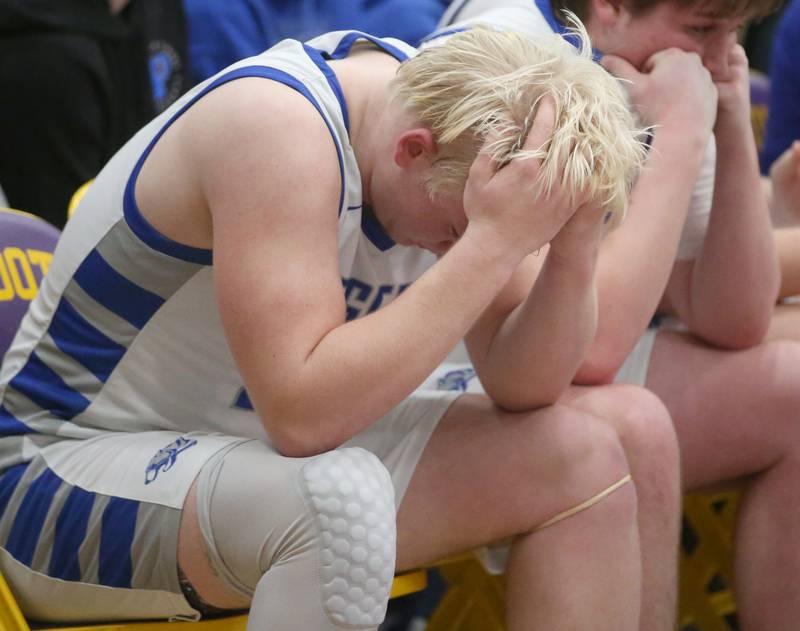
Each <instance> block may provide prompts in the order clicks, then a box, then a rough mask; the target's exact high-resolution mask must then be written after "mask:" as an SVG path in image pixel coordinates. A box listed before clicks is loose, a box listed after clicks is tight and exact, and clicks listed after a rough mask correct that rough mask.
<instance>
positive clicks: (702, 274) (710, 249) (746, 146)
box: [687, 120, 779, 347]
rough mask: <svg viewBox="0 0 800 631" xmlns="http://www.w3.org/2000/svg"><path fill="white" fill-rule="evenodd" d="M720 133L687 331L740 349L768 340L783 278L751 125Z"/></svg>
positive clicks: (731, 124)
mask: <svg viewBox="0 0 800 631" xmlns="http://www.w3.org/2000/svg"><path fill="white" fill-rule="evenodd" d="M745 124H746V125H747V126H745ZM719 127H720V125H719V124H718V130H717V132H718V133H717V171H716V178H715V185H714V202H713V206H712V212H711V218H710V221H709V226H708V233H707V235H706V238H705V241H704V244H703V249H702V250H701V252H700V255H699V257H698V259H697V261H696V262H695V265H694V270H693V274H692V282H691V294H690V308H689V313H690V315H689V317H688V318H687V320H688V321H687V324H688V325H689V327H690V329H691V330H692V331H693V332H695V333H696V334H697V335H700V336H701V337H704V338H705V339H707V340H709V341H711V342H713V343H715V344H719V345H722V346H733V347H742V346H750V345H752V344H756V343H758V342H759V341H760V340H761V339H762V337H763V335H764V334H765V333H766V330H767V327H768V325H769V320H770V318H771V316H772V311H773V306H774V303H775V299H776V296H777V292H778V285H779V271H778V267H777V258H776V255H775V247H774V237H773V234H772V232H773V231H772V222H771V220H770V216H769V209H768V207H767V201H766V199H765V197H764V195H763V191H762V188H761V183H760V176H759V172H758V161H757V156H756V149H755V143H754V141H753V138H752V132H751V131H750V128H749V122H746V123H745V122H742V121H738V120H731V121H729V122H727V123H726V126H725V127H723V128H721V129H719Z"/></svg>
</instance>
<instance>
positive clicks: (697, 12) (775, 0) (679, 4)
mask: <svg viewBox="0 0 800 631" xmlns="http://www.w3.org/2000/svg"><path fill="white" fill-rule="evenodd" d="M660 4H661V5H662V6H664V5H666V7H668V8H669V9H672V12H673V13H675V14H677V15H679V16H680V17H684V18H692V19H699V20H705V21H707V22H720V23H723V22H724V23H729V24H736V23H742V22H745V21H747V20H749V19H753V18H760V17H764V16H765V15H768V14H770V13H772V12H773V11H775V10H777V9H778V8H779V7H780V6H781V4H783V0H663V2H662V3H660Z"/></svg>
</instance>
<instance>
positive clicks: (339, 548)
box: [198, 441, 396, 628]
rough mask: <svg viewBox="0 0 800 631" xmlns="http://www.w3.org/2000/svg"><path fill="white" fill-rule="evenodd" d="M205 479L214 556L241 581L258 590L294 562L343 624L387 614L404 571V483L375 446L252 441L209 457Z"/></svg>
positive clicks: (202, 510) (368, 623) (218, 567)
mask: <svg viewBox="0 0 800 631" xmlns="http://www.w3.org/2000/svg"><path fill="white" fill-rule="evenodd" d="M223 465H224V466H223ZM200 482H203V484H202V485H201V484H199V485H198V513H199V514H198V517H199V519H200V524H201V530H202V531H203V537H204V539H205V542H206V550H207V554H208V556H209V559H210V560H211V563H212V566H213V569H214V571H215V572H216V574H217V575H218V576H219V577H220V578H222V579H223V580H224V581H225V582H226V584H227V585H228V586H229V587H230V588H231V589H233V590H235V591H237V592H238V593H240V594H241V595H242V596H245V597H251V596H252V594H253V592H254V590H255V588H256V585H257V584H258V583H259V581H260V580H261V578H262V576H264V575H265V574H267V573H269V572H270V571H271V570H272V568H277V567H287V566H293V567H294V568H295V569H296V571H295V574H297V575H302V576H305V577H307V584H306V585H305V587H304V591H305V596H306V597H309V598H314V597H316V598H320V599H321V605H322V609H323V610H324V612H325V614H326V615H327V617H328V619H329V620H330V621H331V622H333V623H334V624H335V625H346V626H348V627H353V628H364V627H374V626H377V625H378V624H379V623H380V622H381V621H382V620H383V617H384V614H385V611H386V604H387V601H388V595H389V590H390V588H391V583H392V579H393V576H394V563H395V548H396V528H395V504H394V487H393V485H392V481H391V477H390V476H389V472H388V471H387V470H386V468H385V467H384V466H383V464H382V463H381V462H380V460H379V459H378V458H377V457H375V456H374V455H373V454H372V453H370V452H368V451H366V450H364V449H361V448H355V447H353V448H342V449H337V450H334V451H331V452H327V453H324V454H321V455H319V456H315V457H313V458H304V459H300V458H284V457H282V456H279V455H278V454H275V453H274V452H271V451H269V450H268V448H266V447H265V446H263V445H261V444H260V443H258V442H257V441H252V442H250V443H245V444H243V445H241V446H238V447H236V448H235V449H234V450H232V451H231V452H230V453H229V454H227V455H226V456H224V457H221V458H220V459H219V460H218V461H217V462H216V463H214V464H212V465H207V469H204V471H203V473H201V478H200ZM201 487H203V488H205V487H208V488H209V489H211V490H210V491H208V492H205V491H204V492H200V489H201ZM314 583H316V584H314ZM315 594H316V596H315Z"/></svg>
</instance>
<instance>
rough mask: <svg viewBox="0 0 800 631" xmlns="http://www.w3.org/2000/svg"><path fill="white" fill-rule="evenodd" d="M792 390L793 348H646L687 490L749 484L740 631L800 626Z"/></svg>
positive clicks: (740, 546) (663, 343)
mask: <svg viewBox="0 0 800 631" xmlns="http://www.w3.org/2000/svg"><path fill="white" fill-rule="evenodd" d="M798 383H800V344H796V343H791V342H780V343H771V344H766V345H763V346H759V347H755V348H752V349H748V350H744V351H736V352H733V351H721V350H716V349H713V348H710V347H708V346H706V345H704V344H702V343H700V342H698V341H696V340H693V339H692V338H691V337H689V336H687V335H683V334H678V333H674V332H661V333H660V334H659V336H658V339H657V340H656V345H655V347H654V349H653V356H652V361H651V365H650V370H649V374H648V380H647V386H648V387H649V388H651V389H652V390H653V392H655V393H656V394H657V395H658V396H659V397H660V398H661V399H662V400H663V401H664V403H665V404H666V406H667V408H668V409H669V411H670V413H671V414H672V417H673V421H674V423H675V427H676V431H677V434H678V441H679V444H680V448H681V462H682V472H683V477H684V481H685V485H686V487H687V488H688V489H697V488H702V487H704V486H707V485H711V484H715V483H718V482H721V481H726V480H734V479H742V480H746V481H747V488H746V492H745V497H744V501H743V503H742V507H741V513H740V517H739V523H738V528H737V553H736V565H735V571H736V581H737V592H738V594H737V599H738V602H739V605H740V619H741V622H742V628H743V629H745V630H751V629H767V628H768V629H775V630H781V629H794V628H796V626H797V620H798V619H799V618H800V580H798V579H799V578H800V549H799V548H798V547H797V545H796V539H797V532H800V485H798V484H797V480H798V479H800V388H798ZM767 542H768V543H767Z"/></svg>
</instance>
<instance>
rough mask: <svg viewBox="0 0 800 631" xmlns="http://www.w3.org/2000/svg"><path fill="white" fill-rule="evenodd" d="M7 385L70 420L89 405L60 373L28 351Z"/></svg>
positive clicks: (42, 406)
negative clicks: (26, 360) (22, 364)
mask: <svg viewBox="0 0 800 631" xmlns="http://www.w3.org/2000/svg"><path fill="white" fill-rule="evenodd" d="M9 385H10V386H11V387H12V388H14V389H15V390H18V391H19V392H21V393H22V394H24V395H25V396H26V397H28V398H29V399H30V400H31V401H33V402H34V403H36V405H38V406H39V407H41V408H44V409H46V410H49V411H50V412H52V413H53V414H54V415H55V416H58V417H59V418H62V419H71V418H72V417H74V416H77V415H78V414H80V413H81V412H83V411H84V410H85V409H86V408H87V407H89V403H90V401H89V399H87V398H86V397H84V396H83V395H82V394H81V393H80V392H78V391H77V390H74V389H73V388H70V387H69V386H68V385H67V384H66V382H65V381H64V380H63V379H62V378H61V376H60V375H59V374H58V373H57V372H55V371H54V370H53V369H52V368H50V367H49V366H47V365H46V364H45V363H44V362H43V361H42V360H41V359H40V358H39V356H38V355H37V354H36V352H35V351H34V352H32V353H31V354H30V356H29V357H28V362H27V363H26V364H25V366H24V367H23V368H22V370H20V371H19V372H18V373H17V375H16V376H15V377H14V378H13V379H12V380H11V381H10V382H9Z"/></svg>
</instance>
